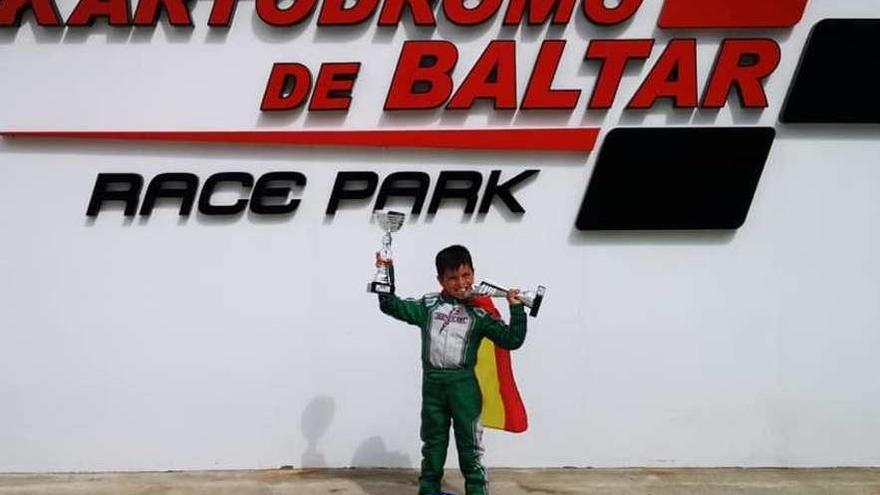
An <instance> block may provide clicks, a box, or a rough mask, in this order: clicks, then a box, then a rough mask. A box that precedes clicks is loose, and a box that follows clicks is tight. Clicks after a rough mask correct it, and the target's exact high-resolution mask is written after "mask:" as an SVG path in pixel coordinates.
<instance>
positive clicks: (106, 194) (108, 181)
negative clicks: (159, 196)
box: [86, 174, 144, 217]
mask: <svg viewBox="0 0 880 495" xmlns="http://www.w3.org/2000/svg"><path fill="white" fill-rule="evenodd" d="M120 185H124V186H127V188H125V189H119V186H120ZM143 185H144V178H143V177H141V176H140V175H139V174H98V177H97V179H95V188H94V189H92V198H91V199H90V200H89V207H88V209H87V210H86V215H87V216H90V217H96V216H98V213H99V212H100V211H101V206H102V205H103V204H104V202H105V201H122V202H124V203H125V216H127V217H130V216H134V214H135V212H136V211H137V207H138V201H139V200H140V195H141V188H142V187H143Z"/></svg>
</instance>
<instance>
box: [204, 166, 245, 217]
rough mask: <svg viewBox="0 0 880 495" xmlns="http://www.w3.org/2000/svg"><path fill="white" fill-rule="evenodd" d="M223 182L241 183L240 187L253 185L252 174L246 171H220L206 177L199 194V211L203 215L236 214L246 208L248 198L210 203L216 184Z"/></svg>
mask: <svg viewBox="0 0 880 495" xmlns="http://www.w3.org/2000/svg"><path fill="white" fill-rule="evenodd" d="M223 182H230V183H233V182H234V183H238V184H241V188H242V189H250V188H251V187H253V185H254V176H253V175H251V174H248V173H246V172H221V173H219V174H214V175H212V176H210V177H208V180H206V181H205V185H204V187H202V194H201V195H200V196H199V213H202V214H203V215H237V214H239V213H241V212H243V211H244V209H245V208H247V204H248V200H247V199H244V198H240V199H239V200H238V201H236V202H235V203H234V204H231V205H214V204H211V196H212V195H213V194H214V190H215V189H216V188H217V185H218V184H220V183H223Z"/></svg>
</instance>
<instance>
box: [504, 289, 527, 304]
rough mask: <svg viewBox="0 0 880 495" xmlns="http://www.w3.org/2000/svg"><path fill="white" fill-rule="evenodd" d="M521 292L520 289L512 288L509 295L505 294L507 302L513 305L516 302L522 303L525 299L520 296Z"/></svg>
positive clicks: (508, 292)
mask: <svg viewBox="0 0 880 495" xmlns="http://www.w3.org/2000/svg"><path fill="white" fill-rule="evenodd" d="M519 293H520V291H519V289H510V290H509V291H507V296H505V297H507V304H510V305H511V306H512V305H514V304H522V303H523V301H522V299H521V298H520V297H519Z"/></svg>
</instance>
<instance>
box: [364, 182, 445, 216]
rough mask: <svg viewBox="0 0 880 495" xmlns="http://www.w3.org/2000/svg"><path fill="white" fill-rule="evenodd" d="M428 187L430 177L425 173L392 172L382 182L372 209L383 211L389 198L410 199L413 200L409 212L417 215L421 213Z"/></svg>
mask: <svg viewBox="0 0 880 495" xmlns="http://www.w3.org/2000/svg"><path fill="white" fill-rule="evenodd" d="M430 185H431V177H430V176H429V175H428V174H426V173H425V172H394V173H393V174H391V175H389V176H388V177H386V178H385V180H383V181H382V187H381V188H379V195H378V196H377V197H376V205H375V206H373V209H374V210H382V209H385V203H386V202H387V201H388V198H391V197H401V196H403V197H411V198H413V206H412V210H411V212H412V214H413V215H418V214H419V213H421V212H422V206H424V204H425V199H426V198H427V197H428V187H430Z"/></svg>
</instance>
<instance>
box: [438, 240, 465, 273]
mask: <svg viewBox="0 0 880 495" xmlns="http://www.w3.org/2000/svg"><path fill="white" fill-rule="evenodd" d="M434 265H436V266H437V276H438V277H442V276H443V274H444V273H446V271H447V270H456V269H457V268H458V267H460V266H461V265H467V266H469V267H470V268H471V270H473V269H474V262H473V261H472V260H471V253H470V252H469V251H468V250H467V248H466V247H464V246H460V245H458V244H455V245H452V246H449V247H446V248H443V249H441V250H440V252H439V253H437V257H436V258H435V259H434Z"/></svg>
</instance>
